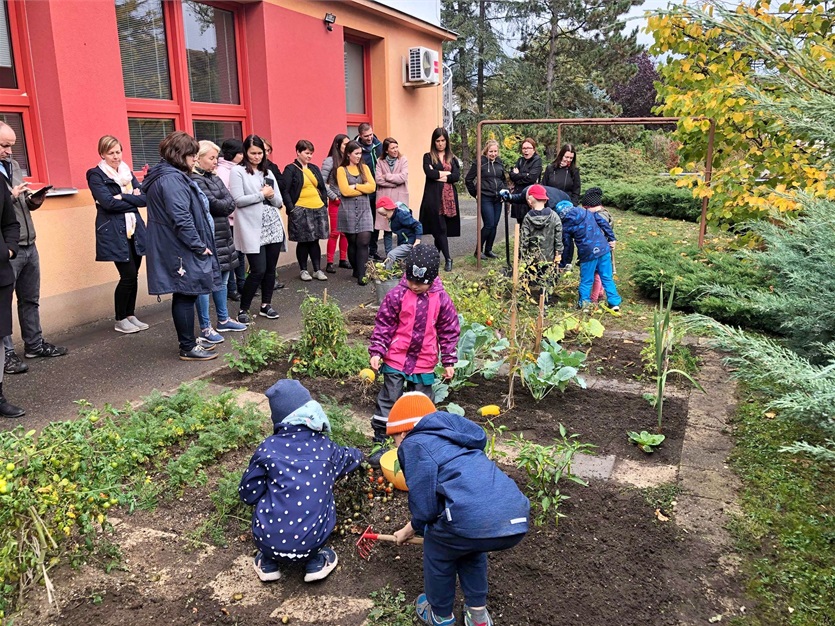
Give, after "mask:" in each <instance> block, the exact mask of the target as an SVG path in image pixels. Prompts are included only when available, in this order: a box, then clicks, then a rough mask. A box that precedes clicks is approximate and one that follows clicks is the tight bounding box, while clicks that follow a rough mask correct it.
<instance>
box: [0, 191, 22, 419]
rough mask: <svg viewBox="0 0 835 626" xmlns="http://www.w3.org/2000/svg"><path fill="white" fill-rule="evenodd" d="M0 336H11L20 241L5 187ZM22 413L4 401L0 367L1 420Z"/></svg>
mask: <svg viewBox="0 0 835 626" xmlns="http://www.w3.org/2000/svg"><path fill="white" fill-rule="evenodd" d="M0 194H2V196H1V197H0V337H8V336H9V335H11V334H12V293H13V292H14V280H15V275H14V270H13V269H12V262H11V261H12V259H13V258H14V257H16V256H17V251H18V241H19V240H20V224H18V223H17V218H16V217H15V212H14V206H13V204H12V194H11V192H10V191H9V189H8V187H7V186H6V185H0ZM24 413H25V411H24V410H23V409H21V408H20V407H19V406H15V405H13V404H11V403H9V402H8V401H7V400H6V396H5V395H4V393H3V368H0V417H8V418H17V417H21V416H23V415H24Z"/></svg>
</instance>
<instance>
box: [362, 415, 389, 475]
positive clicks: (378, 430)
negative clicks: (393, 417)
mask: <svg viewBox="0 0 835 626" xmlns="http://www.w3.org/2000/svg"><path fill="white" fill-rule="evenodd" d="M371 427H372V428H373V429H374V438H373V439H372V449H373V448H375V447H376V448H378V449H377V450H376V451H375V452H373V453H372V454H371V455H370V456H369V457H368V458H367V459H366V461H367V462H368V464H369V465H370V466H371V467H373V468H374V469H380V458H381V457H382V456H383V455H384V454H385V453H386V452H388V451H389V449H388V448H387V447H386V442H387V441H388V439H389V437H388V435H387V434H386V428H385V426H382V427H381V426H380V425H379V424H378V423H377V422H375V421H374V420H372V421H371Z"/></svg>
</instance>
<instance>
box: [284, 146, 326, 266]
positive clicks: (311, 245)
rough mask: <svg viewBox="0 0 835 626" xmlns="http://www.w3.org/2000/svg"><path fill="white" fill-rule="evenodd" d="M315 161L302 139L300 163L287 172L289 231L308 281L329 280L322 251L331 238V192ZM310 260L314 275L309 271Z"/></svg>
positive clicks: (285, 177) (288, 168) (285, 186)
mask: <svg viewBox="0 0 835 626" xmlns="http://www.w3.org/2000/svg"><path fill="white" fill-rule="evenodd" d="M312 159H313V143H311V142H310V141H308V140H307V139H299V140H298V141H297V142H296V160H295V161H293V162H292V163H290V164H289V165H288V166H287V167H285V168H284V189H285V191H286V194H287V196H286V197H287V222H288V226H289V228H288V230H289V231H290V233H289V235H290V241H295V242H296V260H297V261H298V262H299V271H300V277H301V279H302V280H304V281H310V280H313V279H314V278H315V279H316V280H327V279H328V277H327V274H325V272H323V271H322V268H321V262H322V249H321V248H320V247H319V242H320V241H321V240H322V239H325V240H327V239H328V237H330V223H329V220H330V218H329V217H328V190H327V187H325V179H324V178H322V172H321V171H320V170H319V168H318V166H316V165H314V164H313V163H312V162H311V160H312ZM308 258H310V264H311V265H312V269H313V273H312V274H311V273H310V272H308V271H307V259H308Z"/></svg>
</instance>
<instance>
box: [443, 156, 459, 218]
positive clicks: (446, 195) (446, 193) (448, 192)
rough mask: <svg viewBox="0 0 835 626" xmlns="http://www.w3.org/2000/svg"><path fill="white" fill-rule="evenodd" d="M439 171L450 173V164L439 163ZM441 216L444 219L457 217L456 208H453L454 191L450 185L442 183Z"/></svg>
mask: <svg viewBox="0 0 835 626" xmlns="http://www.w3.org/2000/svg"><path fill="white" fill-rule="evenodd" d="M441 169H442V170H443V171H445V172H451V171H452V164H451V163H447V162H446V161H441ZM441 215H443V216H444V217H455V216H456V215H458V208H457V207H456V206H455V190H454V189H453V188H452V184H451V183H444V184H443V188H442V190H441Z"/></svg>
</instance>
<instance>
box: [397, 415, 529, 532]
mask: <svg viewBox="0 0 835 626" xmlns="http://www.w3.org/2000/svg"><path fill="white" fill-rule="evenodd" d="M486 444H487V436H486V435H485V434H484V429H482V428H481V426H479V425H478V424H475V423H474V422H471V421H470V420H468V419H466V418H464V417H461V416H459V415H453V414H452V413H445V412H443V411H438V412H436V413H430V414H429V415H427V416H425V417H423V418H421V420H420V421H419V422H418V423H417V424H416V425H415V427H414V428H413V429H412V430H411V431H409V433H408V434H407V435H406V437H405V438H404V439H403V442H402V443H401V444H400V447H399V448H398V449H397V458H398V460H399V461H400V467H401V468H402V469H403V474H404V475H405V478H406V484H407V485H408V487H409V511H411V514H412V528H414V530H415V532H416V533H417V534H419V535H423V533H424V531H425V529H426V527H427V526H429V525H433V524H434V525H437V527H438V528H439V529H441V530H442V531H443V532H446V533H449V534H453V535H457V536H459V537H465V538H468V539H490V538H496V537H508V536H510V535H516V534H520V533H525V532H527V530H528V513H529V511H530V503H529V502H528V499H527V498H526V497H525V496H524V495H523V494H522V492H521V491H519V487H517V486H516V483H515V482H513V480H512V479H511V478H510V477H508V476H507V475H506V474H505V473H504V472H502V471H501V470H500V469H499V468H498V466H497V465H496V464H495V463H493V461H491V460H490V459H488V458H487V455H486V454H484V447H485V445H486Z"/></svg>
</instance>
